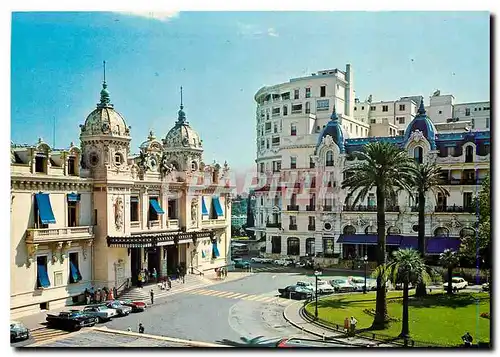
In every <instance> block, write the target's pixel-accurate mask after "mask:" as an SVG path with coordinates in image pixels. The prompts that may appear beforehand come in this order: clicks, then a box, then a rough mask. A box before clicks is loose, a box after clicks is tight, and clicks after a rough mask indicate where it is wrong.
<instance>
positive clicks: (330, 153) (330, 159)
mask: <svg viewBox="0 0 500 357" xmlns="http://www.w3.org/2000/svg"><path fill="white" fill-rule="evenodd" d="M351 125H352V124H351ZM325 165H326V166H333V151H331V150H330V151H327V153H326V162H325Z"/></svg>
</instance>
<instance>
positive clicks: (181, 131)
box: [163, 88, 203, 151]
mask: <svg viewBox="0 0 500 357" xmlns="http://www.w3.org/2000/svg"><path fill="white" fill-rule="evenodd" d="M177 114H178V118H177V121H176V122H175V125H174V127H173V128H172V129H170V131H169V132H168V133H167V135H166V136H165V139H164V140H163V146H164V148H165V149H194V150H199V151H201V150H203V145H202V141H201V139H200V136H199V135H198V133H197V132H196V131H195V130H193V128H191V126H189V123H188V122H187V120H186V113H185V112H184V106H183V104H182V88H181V106H180V110H179V111H178V113H177Z"/></svg>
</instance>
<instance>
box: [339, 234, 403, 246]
mask: <svg viewBox="0 0 500 357" xmlns="http://www.w3.org/2000/svg"><path fill="white" fill-rule="evenodd" d="M401 238H402V237H401V236H399V235H388V236H387V237H386V239H387V240H386V245H399V244H400V243H401ZM377 242H378V236H377V235H376V234H341V235H340V237H339V239H338V240H337V243H344V244H365V245H377Z"/></svg>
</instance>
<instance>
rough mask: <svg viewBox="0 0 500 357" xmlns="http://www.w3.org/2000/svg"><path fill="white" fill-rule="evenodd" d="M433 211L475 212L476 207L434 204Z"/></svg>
mask: <svg viewBox="0 0 500 357" xmlns="http://www.w3.org/2000/svg"><path fill="white" fill-rule="evenodd" d="M434 212H443V213H448V212H449V213H476V207H474V206H466V207H462V206H455V205H453V206H436V207H435V208H434Z"/></svg>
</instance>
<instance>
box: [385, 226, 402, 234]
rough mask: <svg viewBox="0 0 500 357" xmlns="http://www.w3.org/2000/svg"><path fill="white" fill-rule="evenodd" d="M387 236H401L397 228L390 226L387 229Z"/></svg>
mask: <svg viewBox="0 0 500 357" xmlns="http://www.w3.org/2000/svg"><path fill="white" fill-rule="evenodd" d="M387 234H391V235H392V234H401V230H400V229H399V228H398V227H395V226H390V227H389V228H387Z"/></svg>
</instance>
